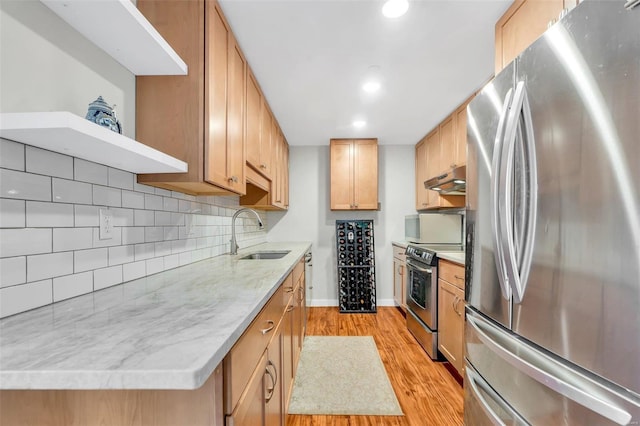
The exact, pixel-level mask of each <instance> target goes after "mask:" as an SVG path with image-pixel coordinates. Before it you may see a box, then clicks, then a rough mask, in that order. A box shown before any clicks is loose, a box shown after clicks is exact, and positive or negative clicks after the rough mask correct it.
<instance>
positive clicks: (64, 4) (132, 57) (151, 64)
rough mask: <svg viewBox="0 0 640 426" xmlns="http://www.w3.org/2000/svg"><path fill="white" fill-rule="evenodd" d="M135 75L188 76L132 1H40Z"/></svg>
mask: <svg viewBox="0 0 640 426" xmlns="http://www.w3.org/2000/svg"><path fill="white" fill-rule="evenodd" d="M40 1H42V3H44V4H45V5H46V6H47V7H48V8H49V9H51V10H52V11H53V12H55V13H56V14H57V15H58V16H60V17H61V18H62V19H63V20H65V21H66V22H67V23H68V24H69V25H71V26H72V27H73V28H75V29H76V30H77V31H79V32H80V33H81V34H82V35H84V36H85V37H86V38H87V39H89V40H91V41H92V42H93V43H94V44H95V45H96V46H98V47H99V48H101V49H102V50H104V51H105V52H107V53H108V54H109V55H111V56H112V57H113V58H114V59H115V60H116V61H118V62H120V64H122V65H123V66H124V67H126V68H127V69H129V71H131V72H132V73H134V74H135V75H187V64H185V63H184V61H183V60H182V59H181V58H180V56H178V54H177V53H176V52H175V50H173V48H172V47H171V46H170V45H169V43H167V41H166V40H165V39H164V38H163V37H162V36H161V35H160V33H158V31H157V30H156V29H155V28H154V27H153V25H151V23H150V22H149V21H148V20H147V18H145V17H144V15H143V14H142V13H141V12H140V11H139V10H138V8H136V6H135V5H134V4H133V3H132V2H131V0H40Z"/></svg>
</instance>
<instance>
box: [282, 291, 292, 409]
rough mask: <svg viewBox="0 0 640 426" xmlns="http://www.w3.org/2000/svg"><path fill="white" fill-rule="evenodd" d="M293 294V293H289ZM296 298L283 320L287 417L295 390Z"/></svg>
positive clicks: (284, 392)
mask: <svg viewBox="0 0 640 426" xmlns="http://www.w3.org/2000/svg"><path fill="white" fill-rule="evenodd" d="M288 294H292V293H288ZM294 300H295V297H294V296H293V295H292V297H290V298H289V303H288V304H287V307H286V309H285V312H284V317H283V318H282V377H283V378H282V385H283V396H284V412H285V415H286V413H288V409H289V399H290V398H291V391H292V390H293V379H294V377H295V371H294V369H293V355H294V346H293V310H294V309H295V302H294Z"/></svg>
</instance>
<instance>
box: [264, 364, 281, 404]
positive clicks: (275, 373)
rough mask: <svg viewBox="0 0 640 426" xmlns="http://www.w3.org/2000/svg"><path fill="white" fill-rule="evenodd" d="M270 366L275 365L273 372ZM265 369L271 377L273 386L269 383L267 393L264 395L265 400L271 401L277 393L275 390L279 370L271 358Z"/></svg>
mask: <svg viewBox="0 0 640 426" xmlns="http://www.w3.org/2000/svg"><path fill="white" fill-rule="evenodd" d="M269 367H273V373H271V369H270V368H269ZM264 371H265V374H266V375H267V376H268V377H269V379H271V387H269V386H268V385H267V394H266V395H265V397H264V399H265V402H269V401H271V398H273V394H274V393H275V390H276V385H277V384H278V370H276V366H275V365H273V362H271V360H269V361H268V362H267V367H266V368H265V369H264Z"/></svg>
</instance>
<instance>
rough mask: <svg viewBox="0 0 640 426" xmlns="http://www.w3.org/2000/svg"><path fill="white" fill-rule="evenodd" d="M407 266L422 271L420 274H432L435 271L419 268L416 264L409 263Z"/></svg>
mask: <svg viewBox="0 0 640 426" xmlns="http://www.w3.org/2000/svg"><path fill="white" fill-rule="evenodd" d="M407 265H409V266H410V267H411V268H413V269H415V270H417V271H420V272H426V273H427V274H431V273H433V269H432V268H421V267H419V266H417V265H416V264H415V263H410V262H407Z"/></svg>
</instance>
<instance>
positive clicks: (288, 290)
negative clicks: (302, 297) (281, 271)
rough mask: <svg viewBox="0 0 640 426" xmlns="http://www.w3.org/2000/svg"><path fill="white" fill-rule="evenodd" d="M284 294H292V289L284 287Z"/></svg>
mask: <svg viewBox="0 0 640 426" xmlns="http://www.w3.org/2000/svg"><path fill="white" fill-rule="evenodd" d="M284 292H285V293H293V287H285V288H284Z"/></svg>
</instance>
